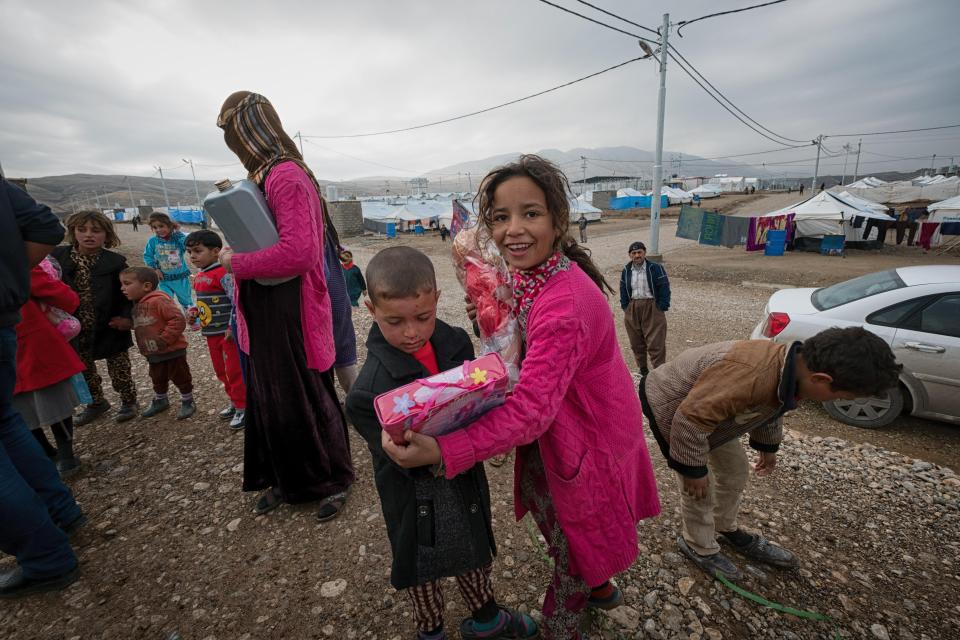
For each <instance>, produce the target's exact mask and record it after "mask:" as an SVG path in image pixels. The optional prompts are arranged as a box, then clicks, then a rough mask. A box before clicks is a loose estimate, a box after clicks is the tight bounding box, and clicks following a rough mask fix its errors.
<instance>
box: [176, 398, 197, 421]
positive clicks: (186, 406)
mask: <svg viewBox="0 0 960 640" xmlns="http://www.w3.org/2000/svg"><path fill="white" fill-rule="evenodd" d="M196 412H197V405H196V404H194V402H193V400H184V401H183V402H181V403H180V411H179V412H178V413H177V420H186V419H187V418H189V417H190V416H192V415H193V414H195V413H196Z"/></svg>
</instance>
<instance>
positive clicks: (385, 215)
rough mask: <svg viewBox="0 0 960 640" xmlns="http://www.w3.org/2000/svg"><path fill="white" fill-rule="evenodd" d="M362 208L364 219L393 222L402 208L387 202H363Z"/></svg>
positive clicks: (361, 203)
mask: <svg viewBox="0 0 960 640" xmlns="http://www.w3.org/2000/svg"><path fill="white" fill-rule="evenodd" d="M360 208H361V210H362V212H363V213H362V215H363V217H364V218H367V219H368V220H386V221H392V220H396V219H397V210H398V209H399V208H400V207H398V206H397V205H394V204H388V203H386V202H379V201H374V200H363V201H361V202H360Z"/></svg>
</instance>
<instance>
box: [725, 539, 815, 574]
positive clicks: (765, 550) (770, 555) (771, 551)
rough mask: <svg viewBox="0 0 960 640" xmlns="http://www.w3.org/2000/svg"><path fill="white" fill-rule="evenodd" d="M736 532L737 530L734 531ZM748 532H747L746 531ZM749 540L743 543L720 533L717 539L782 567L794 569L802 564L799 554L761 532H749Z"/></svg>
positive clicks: (747, 554) (757, 558)
mask: <svg viewBox="0 0 960 640" xmlns="http://www.w3.org/2000/svg"><path fill="white" fill-rule="evenodd" d="M733 533H736V532H733ZM744 533H746V532H744ZM747 535H748V536H749V539H748V540H743V541H742V544H737V543H736V542H734V540H733V537H731V536H727V535H724V534H723V533H720V534H719V535H717V540H719V541H720V542H721V543H723V544H725V545H728V546H730V547H732V548H733V549H734V550H735V551H737V553H740V554H741V555H744V556H746V557H748V558H753V559H754V560H759V561H760V562H765V563H767V564H770V565H773V566H775V567H780V568H782V569H794V568H796V567H797V566H799V565H800V561H799V560H798V559H797V556H796V555H794V553H793V552H792V551H790V550H788V549H784V548H783V547H781V546H780V545H778V544H776V543H775V542H771V541H769V540H767V539H766V538H764V537H763V536H762V535H760V534H759V533H751V534H747Z"/></svg>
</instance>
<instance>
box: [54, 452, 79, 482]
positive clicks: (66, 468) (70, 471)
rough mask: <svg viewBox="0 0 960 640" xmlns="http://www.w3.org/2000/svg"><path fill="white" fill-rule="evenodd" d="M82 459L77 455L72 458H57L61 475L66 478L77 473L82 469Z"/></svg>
mask: <svg viewBox="0 0 960 640" xmlns="http://www.w3.org/2000/svg"><path fill="white" fill-rule="evenodd" d="M81 466H82V465H81V464H80V461H79V460H78V459H77V458H76V456H74V457H72V458H66V459H59V460H57V471H59V472H60V477H61V478H63V479H64V480H66V479H67V478H69V477H71V476H75V475H77V473H79V471H80V467H81Z"/></svg>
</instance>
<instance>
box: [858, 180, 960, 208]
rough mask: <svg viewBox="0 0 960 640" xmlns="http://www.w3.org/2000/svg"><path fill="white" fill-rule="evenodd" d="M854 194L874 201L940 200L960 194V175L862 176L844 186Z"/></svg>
mask: <svg viewBox="0 0 960 640" xmlns="http://www.w3.org/2000/svg"><path fill="white" fill-rule="evenodd" d="M844 188H845V189H846V190H847V191H849V192H850V193H852V194H853V195H855V196H859V197H861V198H866V199H868V200H872V201H874V202H890V203H894V204H896V203H900V202H913V201H914V200H933V201H940V200H946V199H948V198H952V197H953V196H957V195H960V177H957V176H950V177H949V178H948V177H945V176H941V175H937V176H919V177H917V178H914V179H912V180H900V181H898V182H883V181H882V180H878V179H877V178H872V177H870V178H864V179H862V180H858V181H856V182H854V183H852V184H848V185H846V187H844Z"/></svg>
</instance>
